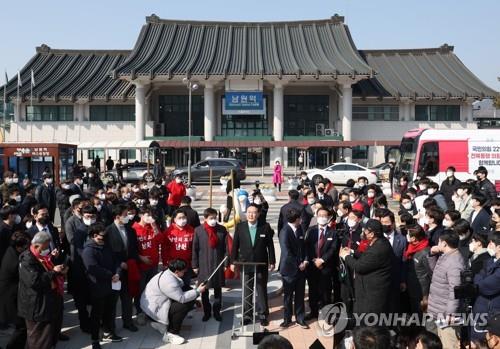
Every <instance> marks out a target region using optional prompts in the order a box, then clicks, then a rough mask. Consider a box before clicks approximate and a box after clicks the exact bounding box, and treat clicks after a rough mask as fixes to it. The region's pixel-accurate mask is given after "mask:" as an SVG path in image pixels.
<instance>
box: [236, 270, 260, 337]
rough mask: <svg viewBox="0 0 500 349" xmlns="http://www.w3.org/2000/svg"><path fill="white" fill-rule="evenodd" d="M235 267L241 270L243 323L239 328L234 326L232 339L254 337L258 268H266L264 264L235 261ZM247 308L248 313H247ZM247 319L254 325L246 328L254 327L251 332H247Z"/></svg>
mask: <svg viewBox="0 0 500 349" xmlns="http://www.w3.org/2000/svg"><path fill="white" fill-rule="evenodd" d="M234 265H236V266H238V267H239V268H240V275H241V323H240V325H239V326H233V332H232V334H231V338H232V339H236V338H238V337H252V336H253V333H254V332H255V298H256V295H257V267H262V266H266V267H267V264H266V263H262V262H242V261H241V262H238V261H235V262H234ZM245 307H247V309H248V310H247V311H245ZM245 317H247V318H248V317H250V318H251V319H252V323H251V324H250V325H246V326H252V330H251V331H245V325H243V321H244V319H245Z"/></svg>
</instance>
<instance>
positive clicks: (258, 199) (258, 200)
mask: <svg viewBox="0 0 500 349" xmlns="http://www.w3.org/2000/svg"><path fill="white" fill-rule="evenodd" d="M253 203H254V204H256V205H260V204H262V200H261V199H260V198H255V199H254V200H253Z"/></svg>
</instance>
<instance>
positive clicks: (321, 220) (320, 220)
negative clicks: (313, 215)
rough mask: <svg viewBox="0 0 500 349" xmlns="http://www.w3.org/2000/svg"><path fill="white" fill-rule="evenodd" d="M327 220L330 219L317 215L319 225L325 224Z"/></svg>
mask: <svg viewBox="0 0 500 349" xmlns="http://www.w3.org/2000/svg"><path fill="white" fill-rule="evenodd" d="M329 221H330V219H329V218H327V217H318V224H319V225H327V224H328V222H329Z"/></svg>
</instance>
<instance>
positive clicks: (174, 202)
mask: <svg viewBox="0 0 500 349" xmlns="http://www.w3.org/2000/svg"><path fill="white" fill-rule="evenodd" d="M167 191H168V199H167V205H168V213H169V214H170V215H171V214H172V213H173V212H174V211H175V210H177V209H178V208H179V206H180V205H181V200H182V198H183V197H184V196H186V187H185V185H184V183H182V178H181V176H180V175H176V176H175V178H174V180H172V181H170V183H168V184H167Z"/></svg>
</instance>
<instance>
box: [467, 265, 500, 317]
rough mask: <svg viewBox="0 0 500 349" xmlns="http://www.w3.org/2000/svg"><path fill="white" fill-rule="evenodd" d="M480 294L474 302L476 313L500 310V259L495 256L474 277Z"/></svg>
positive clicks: (474, 311)
mask: <svg viewBox="0 0 500 349" xmlns="http://www.w3.org/2000/svg"><path fill="white" fill-rule="evenodd" d="M474 284H475V285H477V289H478V295H477V299H476V302H475V303H474V310H473V313H474V314H478V313H494V312H497V311H499V310H500V260H497V261H496V262H494V260H493V258H491V259H490V260H488V261H487V262H486V263H485V266H484V268H483V270H481V272H480V273H479V274H477V275H476V276H475V277H474Z"/></svg>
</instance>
